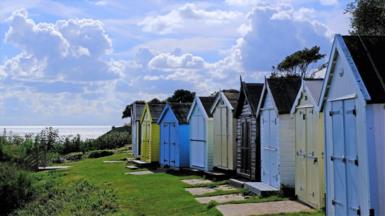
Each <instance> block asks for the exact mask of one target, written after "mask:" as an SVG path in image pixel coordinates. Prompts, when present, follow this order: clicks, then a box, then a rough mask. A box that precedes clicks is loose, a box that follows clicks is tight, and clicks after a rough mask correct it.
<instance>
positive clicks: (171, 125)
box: [169, 122, 177, 166]
mask: <svg viewBox="0 0 385 216" xmlns="http://www.w3.org/2000/svg"><path fill="white" fill-rule="evenodd" d="M169 133H170V134H169V143H170V148H169V151H170V152H169V155H170V157H169V158H170V166H175V164H176V153H177V145H176V138H177V137H176V124H175V122H172V123H169Z"/></svg>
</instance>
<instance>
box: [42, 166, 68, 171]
mask: <svg viewBox="0 0 385 216" xmlns="http://www.w3.org/2000/svg"><path fill="white" fill-rule="evenodd" d="M70 167H71V166H47V167H39V170H63V169H68V168H70Z"/></svg>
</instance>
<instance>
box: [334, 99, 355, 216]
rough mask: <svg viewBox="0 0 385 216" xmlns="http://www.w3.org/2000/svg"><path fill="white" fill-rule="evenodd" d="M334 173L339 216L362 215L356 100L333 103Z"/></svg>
mask: <svg viewBox="0 0 385 216" xmlns="http://www.w3.org/2000/svg"><path fill="white" fill-rule="evenodd" d="M330 115H331V117H332V128H333V131H332V138H333V139H332V141H333V144H332V145H333V152H332V155H331V156H330V160H332V171H333V174H334V175H333V176H334V182H333V183H334V194H333V195H334V199H333V200H331V205H333V206H334V214H335V215H359V214H360V213H361V211H360V207H359V197H360V195H359V194H358V187H359V185H358V166H359V158H358V152H357V140H356V139H357V137H356V136H357V135H356V109H355V101H354V100H343V101H335V102H332V111H331V113H330Z"/></svg>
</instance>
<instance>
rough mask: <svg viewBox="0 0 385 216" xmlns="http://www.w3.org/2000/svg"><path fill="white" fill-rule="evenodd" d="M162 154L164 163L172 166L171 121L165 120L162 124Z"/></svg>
mask: <svg viewBox="0 0 385 216" xmlns="http://www.w3.org/2000/svg"><path fill="white" fill-rule="evenodd" d="M161 131H162V134H161V135H162V144H163V146H162V147H163V148H162V155H163V164H164V165H169V166H170V147H171V144H170V123H168V122H164V123H163V124H162V130H161Z"/></svg>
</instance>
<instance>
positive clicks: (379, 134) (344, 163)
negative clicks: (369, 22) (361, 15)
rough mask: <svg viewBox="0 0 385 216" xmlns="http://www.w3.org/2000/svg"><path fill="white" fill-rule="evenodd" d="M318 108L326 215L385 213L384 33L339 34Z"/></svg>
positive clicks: (335, 40)
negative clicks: (322, 127) (322, 132)
mask: <svg viewBox="0 0 385 216" xmlns="http://www.w3.org/2000/svg"><path fill="white" fill-rule="evenodd" d="M320 108H321V111H323V112H324V118H325V122H324V124H325V161H326V167H325V169H326V194H327V195H326V212H327V215H331V216H333V215H385V185H384V183H385V157H384V155H385V37H384V36H373V37H369V36H361V37H360V36H341V35H336V36H335V38H334V43H333V46H332V51H331V55H330V60H329V65H328V68H327V71H326V77H325V82H324V84H323V87H322V92H321V98H320Z"/></svg>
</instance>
